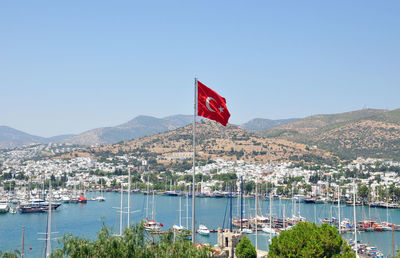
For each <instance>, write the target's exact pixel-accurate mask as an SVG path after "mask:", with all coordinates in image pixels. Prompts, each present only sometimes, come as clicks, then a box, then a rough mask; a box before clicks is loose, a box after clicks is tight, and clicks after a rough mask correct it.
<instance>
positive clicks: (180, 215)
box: [179, 196, 182, 226]
mask: <svg viewBox="0 0 400 258" xmlns="http://www.w3.org/2000/svg"><path fill="white" fill-rule="evenodd" d="M179 226H182V197H181V196H179Z"/></svg>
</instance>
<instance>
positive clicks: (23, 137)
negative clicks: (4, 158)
mask: <svg viewBox="0 0 400 258" xmlns="http://www.w3.org/2000/svg"><path fill="white" fill-rule="evenodd" d="M71 136H73V135H72V134H69V135H59V136H54V137H49V138H45V137H40V136H35V135H31V134H28V133H25V132H22V131H19V130H17V129H14V128H11V127H8V126H0V149H9V148H15V147H18V146H22V145H28V144H34V143H49V142H58V141H61V140H63V139H65V138H69V137H71Z"/></svg>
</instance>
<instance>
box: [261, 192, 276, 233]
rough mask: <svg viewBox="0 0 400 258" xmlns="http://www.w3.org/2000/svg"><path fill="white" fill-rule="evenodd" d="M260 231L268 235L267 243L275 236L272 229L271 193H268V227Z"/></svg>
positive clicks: (265, 226)
mask: <svg viewBox="0 0 400 258" xmlns="http://www.w3.org/2000/svg"><path fill="white" fill-rule="evenodd" d="M262 231H263V232H265V233H268V234H269V241H271V239H272V235H275V234H276V231H275V230H274V229H273V228H272V192H270V193H269V227H268V226H267V225H264V227H263V228H262Z"/></svg>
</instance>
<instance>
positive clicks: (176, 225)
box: [172, 197, 185, 231]
mask: <svg viewBox="0 0 400 258" xmlns="http://www.w3.org/2000/svg"><path fill="white" fill-rule="evenodd" d="M178 212H179V223H178V224H175V225H173V226H172V228H173V229H174V230H176V231H180V230H184V229H185V227H184V226H182V197H179V210H178Z"/></svg>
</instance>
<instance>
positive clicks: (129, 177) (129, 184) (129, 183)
mask: <svg viewBox="0 0 400 258" xmlns="http://www.w3.org/2000/svg"><path fill="white" fill-rule="evenodd" d="M130 197H131V168H128V212H127V215H128V216H127V217H128V219H127V220H128V224H127V227H129V226H130V219H131V218H130V214H131V211H130V202H131V200H130Z"/></svg>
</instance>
